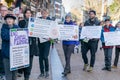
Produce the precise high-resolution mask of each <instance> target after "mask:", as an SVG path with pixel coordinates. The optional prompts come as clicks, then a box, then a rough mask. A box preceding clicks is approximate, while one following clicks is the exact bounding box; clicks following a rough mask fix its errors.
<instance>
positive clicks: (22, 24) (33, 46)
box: [18, 19, 37, 55]
mask: <svg viewBox="0 0 120 80" xmlns="http://www.w3.org/2000/svg"><path fill="white" fill-rule="evenodd" d="M28 23H29V19H24V20H21V21H20V22H19V24H18V25H19V26H20V28H28ZM36 41H37V40H36V38H34V37H29V45H30V55H37V44H36V43H37V42H36Z"/></svg>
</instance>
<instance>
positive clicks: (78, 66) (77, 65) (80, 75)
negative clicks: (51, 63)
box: [56, 44, 120, 80]
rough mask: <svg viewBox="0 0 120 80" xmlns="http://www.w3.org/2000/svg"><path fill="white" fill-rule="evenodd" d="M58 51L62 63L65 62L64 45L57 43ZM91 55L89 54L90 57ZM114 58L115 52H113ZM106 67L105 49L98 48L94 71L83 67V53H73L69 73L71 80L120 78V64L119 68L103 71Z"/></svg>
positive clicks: (113, 79) (119, 79)
mask: <svg viewBox="0 0 120 80" xmlns="http://www.w3.org/2000/svg"><path fill="white" fill-rule="evenodd" d="M56 48H57V51H58V53H59V56H60V58H61V61H62V64H63V65H64V64H65V61H64V55H63V50H62V45H61V44H57V45H56ZM89 56H90V55H89V54H88V57H89ZM113 59H114V52H113ZM112 62H113V61H112ZM103 67H104V55H103V51H100V50H99V49H98V52H97V53H96V64H95V67H94V71H93V72H91V73H89V72H84V71H83V70H82V69H83V60H82V56H81V53H79V54H73V55H72V59H71V69H72V73H71V74H70V75H68V76H67V77H68V79H69V80H120V64H119V66H118V67H119V68H118V69H112V71H111V72H108V71H102V70H101V69H102V68H103Z"/></svg>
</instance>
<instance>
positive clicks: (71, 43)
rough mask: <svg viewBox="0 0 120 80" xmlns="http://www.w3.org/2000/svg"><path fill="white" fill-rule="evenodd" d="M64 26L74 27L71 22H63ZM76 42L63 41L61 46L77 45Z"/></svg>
mask: <svg viewBox="0 0 120 80" xmlns="http://www.w3.org/2000/svg"><path fill="white" fill-rule="evenodd" d="M64 24H65V25H74V23H73V21H70V22H66V21H65V22H64ZM77 44H78V42H77V41H65V40H64V41H63V45H77Z"/></svg>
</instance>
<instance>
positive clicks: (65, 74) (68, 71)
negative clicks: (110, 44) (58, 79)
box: [62, 69, 71, 76]
mask: <svg viewBox="0 0 120 80" xmlns="http://www.w3.org/2000/svg"><path fill="white" fill-rule="evenodd" d="M70 73H71V70H70V69H65V70H64V72H62V74H63V75H64V76H67V74H70Z"/></svg>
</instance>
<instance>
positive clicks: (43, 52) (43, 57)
mask: <svg viewBox="0 0 120 80" xmlns="http://www.w3.org/2000/svg"><path fill="white" fill-rule="evenodd" d="M41 14H42V17H40V18H41V19H46V20H51V19H50V17H48V10H47V9H42V10H41ZM38 47H39V64H40V72H41V74H40V75H39V76H38V78H40V77H45V78H48V77H49V60H48V56H49V50H50V39H46V42H43V43H41V39H39V40H38Z"/></svg>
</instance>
